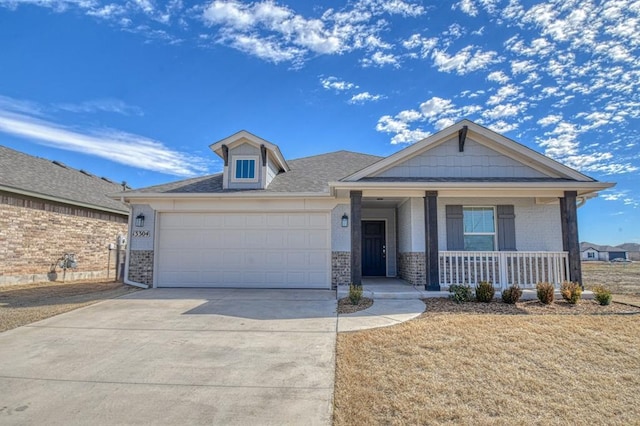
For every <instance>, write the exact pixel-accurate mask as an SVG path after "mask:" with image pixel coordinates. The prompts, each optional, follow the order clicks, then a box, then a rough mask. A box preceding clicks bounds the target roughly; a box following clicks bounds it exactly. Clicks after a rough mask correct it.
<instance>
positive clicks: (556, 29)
mask: <svg viewBox="0 0 640 426" xmlns="http://www.w3.org/2000/svg"><path fill="white" fill-rule="evenodd" d="M0 52H1V53H0V143H1V144H3V145H6V146H9V147H12V148H14V149H17V150H20V151H23V152H26V153H28V154H31V155H36V156H41V157H45V158H49V159H56V160H59V161H63V162H65V163H67V164H68V165H70V166H73V167H76V168H83V169H86V170H88V171H90V172H92V173H94V174H97V175H100V176H106V177H109V178H111V179H114V180H118V181H121V180H126V181H127V182H128V183H129V184H130V185H131V186H133V187H142V186H148V185H152V184H157V183H163V182H167V181H171V180H176V179H180V178H183V177H189V176H193V175H200V174H204V173H211V172H217V171H219V170H220V169H221V162H220V160H219V159H218V158H217V157H216V156H215V155H214V154H213V153H211V152H210V151H209V150H208V145H209V144H211V143H213V142H215V141H217V140H219V139H222V138H224V137H226V136H228V135H230V134H232V133H235V132H236V131H238V130H241V129H246V130H248V131H250V132H252V133H254V134H256V135H258V136H260V137H263V138H265V139H267V140H269V141H271V142H273V143H275V144H277V145H279V146H280V149H281V150H282V152H283V154H284V155H285V157H286V158H289V159H292V158H297V157H303V156H307V155H313V154H317V153H323V152H328V151H333V150H338V149H349V150H353V151H360V152H366V153H371V154H377V155H389V154H391V153H393V152H396V151H397V150H399V149H401V148H404V147H406V146H407V144H410V143H413V142H415V141H417V140H419V139H421V138H423V137H425V136H427V135H429V134H432V133H434V132H437V131H438V130H440V129H442V128H444V127H446V126H448V125H449V124H452V123H454V122H456V121H458V120H460V119H462V118H469V119H471V120H473V121H476V122H478V123H479V124H482V125H485V126H487V127H489V128H491V129H493V130H496V131H498V132H501V133H503V134H504V135H506V136H508V137H510V138H512V139H515V140H517V141H519V142H521V143H523V144H525V145H527V146H529V147H531V148H533V149H535V150H536V151H538V152H541V153H544V154H546V155H549V156H551V157H552V158H554V159H556V160H558V161H560V162H562V163H564V164H567V165H569V166H571V167H574V168H576V169H578V170H580V171H582V172H583V173H585V174H587V175H590V176H592V177H594V178H596V179H598V180H602V181H613V182H617V186H616V187H615V188H613V189H612V190H608V191H605V192H603V193H602V194H601V196H600V197H599V198H598V199H595V200H590V201H589V202H588V203H587V204H586V205H585V206H584V207H582V208H580V209H579V220H580V237H581V240H587V241H592V242H596V243H601V244H619V243H622V242H640V220H639V219H640V214H639V212H640V210H639V206H640V185H639V184H638V183H639V179H638V178H639V176H640V151H639V147H640V145H638V137H639V136H640V135H639V133H640V60H638V59H639V56H640V55H639V52H640V1H637V0H635V1H631V0H611V1H598V2H595V1H585V0H580V1H572V0H560V1H544V0H539V1H536V2H526V1H519V0H502V1H501V0H462V1H454V2H444V1H443V2H440V1H431V2H429V1H411V0H355V1H350V2H344V1H323V2H316V1H290V2H272V1H262V2H239V1H219V0H216V1H202V2H188V1H181V0H170V1H167V2H160V1H152V0H131V1H126V2H119V3H112V2H110V1H102V0H40V1H37V0H30V1H25V0H0Z"/></svg>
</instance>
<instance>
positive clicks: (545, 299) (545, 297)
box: [536, 282, 555, 305]
mask: <svg viewBox="0 0 640 426" xmlns="http://www.w3.org/2000/svg"><path fill="white" fill-rule="evenodd" d="M554 290H555V289H554V288H553V284H550V283H546V282H544V283H538V284H537V285H536V293H537V294H538V300H539V301H540V302H542V303H544V304H545V305H550V304H552V303H553V292H554Z"/></svg>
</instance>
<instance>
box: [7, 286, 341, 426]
mask: <svg viewBox="0 0 640 426" xmlns="http://www.w3.org/2000/svg"><path fill="white" fill-rule="evenodd" d="M336 322H337V320H336V300H335V292H331V291H314V290H300V291H296V290H222V289H220V290H210V289H202V290H200V289H160V290H147V291H141V292H137V293H134V294H131V295H128V296H125V297H122V298H120V299H114V300H108V301H105V302H101V303H98V304H96V305H92V306H89V307H86V308H82V309H78V310H76V311H72V312H69V313H66V314H62V315H59V316H56V317H53V318H50V319H47V320H44V321H41V322H38V323H34V324H31V325H29V326H26V327H20V328H17V329H14V330H10V331H7V332H4V333H1V334H0V389H2V391H0V424H48V425H62V424H64V425H71V424H92V425H94V424H141V425H142V424H144V425H148V424H154V425H155V424H241V425H248V424H252V425H254V424H255V425H257V424H273V425H283V424H298V425H299V424H305V425H309V424H330V423H331V413H332V397H333V383H334V368H335V360H334V357H335V341H336Z"/></svg>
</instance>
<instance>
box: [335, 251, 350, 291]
mask: <svg viewBox="0 0 640 426" xmlns="http://www.w3.org/2000/svg"><path fill="white" fill-rule="evenodd" d="M350 283H351V252H349V251H333V252H331V288H332V289H334V290H335V289H336V288H337V287H338V286H339V285H349V284H350Z"/></svg>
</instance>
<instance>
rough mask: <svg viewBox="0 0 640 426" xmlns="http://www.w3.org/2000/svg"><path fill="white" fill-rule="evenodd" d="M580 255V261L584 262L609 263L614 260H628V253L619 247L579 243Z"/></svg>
mask: <svg viewBox="0 0 640 426" xmlns="http://www.w3.org/2000/svg"><path fill="white" fill-rule="evenodd" d="M580 253H581V258H582V260H585V261H593V260H599V261H604V262H609V261H612V260H614V259H624V260H629V253H628V252H627V251H626V250H624V249H622V248H620V247H613V246H606V245H605V246H603V245H599V244H592V243H581V244H580Z"/></svg>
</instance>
